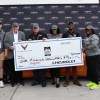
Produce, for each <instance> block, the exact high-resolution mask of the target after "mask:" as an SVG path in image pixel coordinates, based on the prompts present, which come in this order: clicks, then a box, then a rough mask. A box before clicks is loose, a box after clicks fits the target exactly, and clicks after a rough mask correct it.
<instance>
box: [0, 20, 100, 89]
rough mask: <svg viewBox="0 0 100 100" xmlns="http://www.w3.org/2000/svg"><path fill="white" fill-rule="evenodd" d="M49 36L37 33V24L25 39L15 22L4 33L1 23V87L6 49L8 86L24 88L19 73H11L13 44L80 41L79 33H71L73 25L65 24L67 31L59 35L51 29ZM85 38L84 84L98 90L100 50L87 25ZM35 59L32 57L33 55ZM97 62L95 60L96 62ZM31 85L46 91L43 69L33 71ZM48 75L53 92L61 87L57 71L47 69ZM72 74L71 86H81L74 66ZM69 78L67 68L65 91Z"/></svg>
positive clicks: (91, 29)
mask: <svg viewBox="0 0 100 100" xmlns="http://www.w3.org/2000/svg"><path fill="white" fill-rule="evenodd" d="M49 32H50V33H49V34H45V33H44V32H42V31H41V30H40V27H39V24H38V23H35V24H33V29H32V34H31V35H30V36H29V37H28V39H25V33H24V32H22V31H19V24H18V23H16V22H14V23H13V24H12V29H11V31H9V32H7V33H5V32H4V31H3V23H2V21H0V87H4V83H3V60H4V49H5V48H6V49H8V63H9V64H10V67H9V70H10V80H11V86H12V87H14V86H15V85H16V84H21V85H24V82H23V78H22V72H21V71H15V70H14V54H13V51H14V49H15V48H14V46H13V42H21V41H34V40H45V39H58V38H72V37H80V35H79V33H77V32H75V30H74V23H73V22H68V24H67V31H66V32H65V33H64V34H61V32H60V28H59V27H58V26H57V25H52V26H51V28H50V31H49ZM85 35H86V38H85V39H83V49H82V50H83V52H85V53H86V63H87V77H88V78H89V80H90V82H89V83H88V84H86V86H89V87H90V88H91V89H97V88H100V85H99V73H98V67H100V66H99V60H100V49H99V37H98V36H97V35H96V34H95V32H94V29H93V26H92V25H88V26H86V28H85ZM33 56H34V55H33ZM96 58H97V59H96ZM33 73H34V81H33V83H32V84H31V85H32V86H35V85H38V84H41V85H42V87H46V69H36V70H33ZM50 73H51V77H52V82H51V84H52V85H55V86H56V88H59V87H60V68H50ZM72 73H73V84H75V85H78V86H82V84H81V83H80V82H79V81H78V79H77V66H73V67H72ZM69 78H70V67H66V81H65V82H64V84H63V86H64V87H67V86H68V85H69Z"/></svg>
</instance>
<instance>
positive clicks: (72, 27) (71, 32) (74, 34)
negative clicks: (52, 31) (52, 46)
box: [62, 22, 82, 87]
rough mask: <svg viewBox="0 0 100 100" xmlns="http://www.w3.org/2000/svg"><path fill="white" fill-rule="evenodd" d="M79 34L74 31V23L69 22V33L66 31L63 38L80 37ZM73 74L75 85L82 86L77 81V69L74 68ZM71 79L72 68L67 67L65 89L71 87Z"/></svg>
mask: <svg viewBox="0 0 100 100" xmlns="http://www.w3.org/2000/svg"><path fill="white" fill-rule="evenodd" d="M79 36H80V35H79V33H77V32H75V31H74V23H73V22H69V23H68V31H66V32H65V33H64V34H63V36H62V38H72V37H79ZM72 73H73V83H74V84H76V85H78V86H82V85H81V84H80V83H79V81H78V80H77V67H76V66H73V67H72ZM69 77H70V67H66V81H65V83H64V84H63V86H64V87H67V86H68V85H69Z"/></svg>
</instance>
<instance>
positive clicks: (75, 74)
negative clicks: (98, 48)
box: [66, 66, 77, 80]
mask: <svg viewBox="0 0 100 100" xmlns="http://www.w3.org/2000/svg"><path fill="white" fill-rule="evenodd" d="M71 68H72V74H73V80H77V67H76V66H73V67H66V80H69V77H70V69H71Z"/></svg>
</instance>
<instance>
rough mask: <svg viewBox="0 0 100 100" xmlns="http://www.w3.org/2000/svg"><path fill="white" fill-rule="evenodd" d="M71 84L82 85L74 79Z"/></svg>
mask: <svg viewBox="0 0 100 100" xmlns="http://www.w3.org/2000/svg"><path fill="white" fill-rule="evenodd" d="M73 84H75V85H77V86H82V84H81V83H79V81H78V80H74V81H73Z"/></svg>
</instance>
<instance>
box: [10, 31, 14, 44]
mask: <svg viewBox="0 0 100 100" xmlns="http://www.w3.org/2000/svg"><path fill="white" fill-rule="evenodd" d="M10 37H11V40H12V41H13V42H14V33H13V32H11V34H10Z"/></svg>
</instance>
